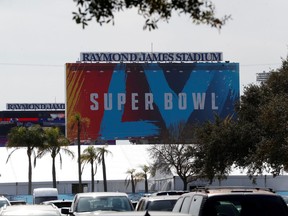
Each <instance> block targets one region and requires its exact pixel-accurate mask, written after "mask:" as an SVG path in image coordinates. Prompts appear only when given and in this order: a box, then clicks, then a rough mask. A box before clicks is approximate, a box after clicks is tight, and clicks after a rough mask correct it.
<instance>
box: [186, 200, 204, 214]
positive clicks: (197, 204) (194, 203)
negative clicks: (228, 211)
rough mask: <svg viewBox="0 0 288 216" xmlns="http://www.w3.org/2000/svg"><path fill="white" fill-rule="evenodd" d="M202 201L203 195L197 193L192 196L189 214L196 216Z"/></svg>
mask: <svg viewBox="0 0 288 216" xmlns="http://www.w3.org/2000/svg"><path fill="white" fill-rule="evenodd" d="M202 201H203V196H199V195H195V196H193V199H192V202H191V205H190V209H189V214H190V215H192V216H196V215H198V214H199V212H200V208H201V205H202Z"/></svg>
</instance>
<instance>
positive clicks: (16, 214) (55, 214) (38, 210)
mask: <svg viewBox="0 0 288 216" xmlns="http://www.w3.org/2000/svg"><path fill="white" fill-rule="evenodd" d="M4 215H5V216H31V215H37V216H61V214H60V211H59V209H58V208H57V207H56V206H52V205H38V204H34V205H11V206H6V207H3V208H1V209H0V216H4Z"/></svg>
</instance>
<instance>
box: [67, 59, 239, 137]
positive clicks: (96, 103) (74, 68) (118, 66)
mask: <svg viewBox="0 0 288 216" xmlns="http://www.w3.org/2000/svg"><path fill="white" fill-rule="evenodd" d="M66 93H67V105H66V108H67V118H68V119H69V117H70V116H71V115H73V114H74V113H75V112H79V113H81V116H82V117H87V118H89V119H90V126H89V128H87V130H86V131H85V133H83V134H82V138H81V139H92V140H95V139H97V138H101V139H104V140H113V139H127V138H129V137H133V138H139V137H155V136H158V135H159V134H160V132H161V130H163V129H165V128H168V127H169V126H170V125H173V124H177V123H179V122H185V123H187V124H188V123H189V124H195V123H201V122H204V121H206V120H212V121H213V120H214V115H215V113H217V114H218V115H219V116H220V117H226V116H227V115H231V114H233V113H234V104H235V102H236V101H238V100H239V64H238V63H67V64H66ZM67 136H68V138H70V139H74V138H75V134H74V133H73V131H71V130H69V128H67Z"/></svg>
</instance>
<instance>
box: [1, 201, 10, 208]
mask: <svg viewBox="0 0 288 216" xmlns="http://www.w3.org/2000/svg"><path fill="white" fill-rule="evenodd" d="M4 205H8V202H7V201H6V200H0V208H1V207H3V206H4Z"/></svg>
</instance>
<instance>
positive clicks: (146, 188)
mask: <svg viewBox="0 0 288 216" xmlns="http://www.w3.org/2000/svg"><path fill="white" fill-rule="evenodd" d="M145 193H148V179H147V175H146V174H145Z"/></svg>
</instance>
